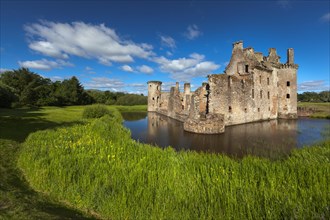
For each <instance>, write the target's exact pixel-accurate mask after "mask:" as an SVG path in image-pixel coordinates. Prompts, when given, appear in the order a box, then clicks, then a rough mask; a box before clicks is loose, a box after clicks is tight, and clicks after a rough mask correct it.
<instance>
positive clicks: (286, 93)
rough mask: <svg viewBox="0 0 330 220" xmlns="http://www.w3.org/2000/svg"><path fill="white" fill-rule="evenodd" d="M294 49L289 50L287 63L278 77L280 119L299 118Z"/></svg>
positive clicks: (280, 70)
mask: <svg viewBox="0 0 330 220" xmlns="http://www.w3.org/2000/svg"><path fill="white" fill-rule="evenodd" d="M293 59H294V55H293V49H292V48H289V49H288V50H287V63H285V64H282V65H281V66H280V69H279V70H278V72H277V77H278V87H277V89H278V117H279V118H297V69H298V65H297V64H294V60H293Z"/></svg>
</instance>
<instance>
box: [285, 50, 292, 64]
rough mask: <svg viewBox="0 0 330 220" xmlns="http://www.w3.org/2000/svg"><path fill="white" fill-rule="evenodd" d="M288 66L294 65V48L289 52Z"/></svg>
mask: <svg viewBox="0 0 330 220" xmlns="http://www.w3.org/2000/svg"><path fill="white" fill-rule="evenodd" d="M286 63H287V64H294V52H293V48H289V49H288V50H287V62H286Z"/></svg>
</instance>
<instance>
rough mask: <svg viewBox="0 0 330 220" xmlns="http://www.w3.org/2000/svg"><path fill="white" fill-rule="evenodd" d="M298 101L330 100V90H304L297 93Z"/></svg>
mask: <svg viewBox="0 0 330 220" xmlns="http://www.w3.org/2000/svg"><path fill="white" fill-rule="evenodd" d="M297 98H298V102H330V91H322V92H319V93H317V92H304V93H302V94H298V97H297Z"/></svg>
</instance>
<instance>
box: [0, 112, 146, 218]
mask: <svg viewBox="0 0 330 220" xmlns="http://www.w3.org/2000/svg"><path fill="white" fill-rule="evenodd" d="M114 108H116V107H113V106H111V107H109V109H112V110H113V109H114ZM119 108H122V107H120V106H119ZM83 109H84V106H70V107H63V108H59V107H43V108H38V109H30V108H22V109H2V108H0V219H24V220H25V219H92V218H91V217H89V216H88V215H86V214H82V213H81V212H80V211H77V210H74V209H71V208H68V207H67V206H66V205H63V204H58V202H55V201H54V200H53V199H51V198H50V197H48V196H45V195H44V194H40V193H37V192H36V191H34V190H33V189H32V188H30V186H29V184H28V183H27V182H26V180H25V178H24V177H23V175H22V173H21V171H20V170H19V169H18V167H17V158H18V155H19V151H20V149H21V143H22V142H23V141H24V140H25V138H26V137H27V136H28V135H29V134H30V133H32V132H35V131H38V130H43V129H49V128H53V129H54V128H56V127H63V126H72V125H74V124H77V123H83V122H82V121H81V116H82V111H83ZM143 109H144V110H146V106H136V107H132V108H130V110H133V111H141V110H143Z"/></svg>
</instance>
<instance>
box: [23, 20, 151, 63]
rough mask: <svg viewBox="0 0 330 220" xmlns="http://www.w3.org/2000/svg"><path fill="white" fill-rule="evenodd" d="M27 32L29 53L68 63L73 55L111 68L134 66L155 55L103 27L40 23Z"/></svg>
mask: <svg viewBox="0 0 330 220" xmlns="http://www.w3.org/2000/svg"><path fill="white" fill-rule="evenodd" d="M24 28H25V31H26V32H27V35H28V36H29V39H30V43H29V47H30V49H32V50H34V51H37V52H39V53H41V54H43V55H46V56H50V57H54V58H61V59H67V58H69V56H72V55H74V56H79V57H84V58H89V59H97V60H98V61H99V63H101V64H104V65H111V62H133V61H134V57H137V58H148V57H149V56H151V55H153V52H152V46H151V45H149V44H146V43H141V44H137V43H134V42H132V41H128V40H125V39H122V38H121V37H120V36H119V35H118V34H117V33H116V32H115V30H113V29H111V28H109V27H106V26H105V25H104V24H100V25H93V24H87V23H84V22H72V23H56V22H49V21H40V22H39V23H33V24H28V25H26V26H25V27H24Z"/></svg>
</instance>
